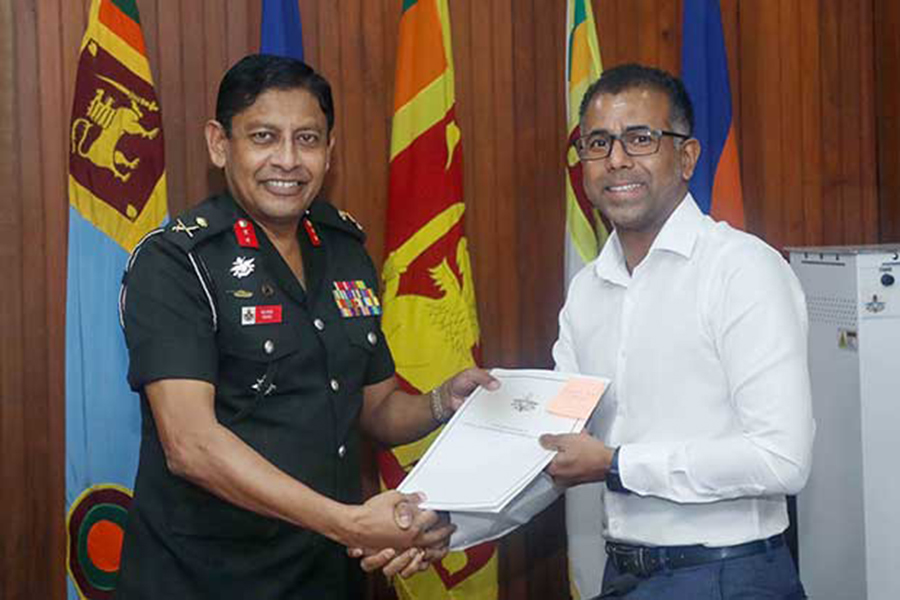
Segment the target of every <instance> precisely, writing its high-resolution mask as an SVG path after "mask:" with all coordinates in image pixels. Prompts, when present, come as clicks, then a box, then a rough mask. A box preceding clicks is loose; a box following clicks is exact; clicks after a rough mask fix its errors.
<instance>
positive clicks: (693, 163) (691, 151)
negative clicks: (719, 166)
mask: <svg viewBox="0 0 900 600" xmlns="http://www.w3.org/2000/svg"><path fill="white" fill-rule="evenodd" d="M700 152H701V148H700V141H699V140H697V139H694V138H691V139H689V140H684V141H683V142H681V177H682V179H684V180H685V181H690V179H691V177H693V176H694V169H695V168H696V167H697V161H698V160H700Z"/></svg>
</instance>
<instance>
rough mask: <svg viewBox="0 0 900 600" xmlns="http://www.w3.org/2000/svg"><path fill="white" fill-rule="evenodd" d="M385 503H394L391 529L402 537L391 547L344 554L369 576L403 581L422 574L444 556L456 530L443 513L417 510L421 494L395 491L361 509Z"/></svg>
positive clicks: (350, 550)
mask: <svg viewBox="0 0 900 600" xmlns="http://www.w3.org/2000/svg"><path fill="white" fill-rule="evenodd" d="M385 501H387V502H391V501H396V503H395V504H394V505H393V508H392V514H393V517H392V518H393V525H394V526H395V527H396V529H398V530H399V531H400V532H401V534H400V536H398V537H397V538H396V541H395V543H394V544H393V545H390V546H387V547H382V548H360V547H354V548H348V549H347V554H349V555H350V556H351V557H353V558H361V559H362V560H361V561H360V566H361V567H362V569H363V570H364V571H366V572H367V573H368V572H371V571H375V570H377V569H381V570H382V572H383V573H384V574H385V575H386V576H387V577H393V576H394V575H400V576H401V577H404V578H406V577H410V576H411V575H414V574H416V573H418V572H419V571H424V570H425V569H427V568H428V566H429V565H430V564H431V563H433V562H434V561H437V560H441V559H442V558H444V557H445V556H446V555H447V552H448V550H449V547H450V536H451V535H452V534H453V532H454V531H455V530H456V526H455V525H452V524H451V523H450V519H449V517H448V516H447V514H446V513H443V512H440V513H439V512H435V511H432V510H422V509H420V508H419V503H420V502H422V501H424V496H422V495H420V494H401V493H399V492H394V491H392V492H385V493H384V494H379V495H378V496H375V497H373V498H372V499H370V500H369V502H366V504H364V505H363V508H365V507H367V506H369V505H370V504H381V503H383V502H385ZM372 508H376V507H375V506H372Z"/></svg>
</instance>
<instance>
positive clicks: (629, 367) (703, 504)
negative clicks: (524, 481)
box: [542, 65, 815, 600]
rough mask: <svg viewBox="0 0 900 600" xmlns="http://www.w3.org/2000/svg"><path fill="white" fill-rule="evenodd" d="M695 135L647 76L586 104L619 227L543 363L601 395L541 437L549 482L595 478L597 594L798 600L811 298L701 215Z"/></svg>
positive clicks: (631, 69) (778, 265)
mask: <svg viewBox="0 0 900 600" xmlns="http://www.w3.org/2000/svg"><path fill="white" fill-rule="evenodd" d="M692 127H693V111H692V107H691V103H690V99H689V97H688V95H687V93H686V91H685V89H684V86H683V84H682V83H681V82H680V81H679V80H678V79H676V78H674V77H672V76H671V75H669V74H667V73H665V72H662V71H659V70H656V69H650V68H647V67H642V66H638V65H625V66H622V67H617V68H615V69H610V70H608V71H606V72H605V73H604V74H603V76H602V77H601V78H600V80H598V81H597V82H596V83H594V84H593V85H592V86H591V88H589V89H588V91H587V93H586V94H585V98H584V102H583V103H582V106H581V134H582V137H581V138H580V139H578V140H577V141H576V149H577V151H578V153H579V157H580V158H581V161H582V164H583V170H584V171H583V172H584V186H585V191H586V193H587V196H588V198H589V199H590V201H591V202H592V203H593V205H594V206H595V207H596V208H598V209H599V210H600V211H601V212H602V213H603V214H604V215H605V216H606V218H607V219H609V221H611V222H612V224H613V225H614V227H615V232H614V233H613V235H612V236H611V237H610V238H609V241H608V242H607V243H606V245H605V246H604V248H603V251H602V252H601V254H600V256H599V257H598V258H597V259H596V260H595V261H594V262H592V263H591V264H589V265H587V266H586V267H585V268H584V269H583V270H582V271H581V272H580V273H578V275H577V276H576V277H575V278H574V279H573V281H572V284H571V286H570V289H569V293H568V297H567V300H566V303H565V306H564V307H563V309H562V312H561V313H560V317H559V322H560V332H559V339H558V340H557V342H556V344H555V345H554V347H553V356H554V359H555V361H556V365H557V368H558V369H559V370H562V371H568V372H573V373H585V374H591V375H602V376H608V377H611V378H612V380H613V384H612V387H611V388H610V390H609V391H608V392H607V394H606V395H605V396H604V398H603V400H602V403H601V405H600V407H599V408H598V409H597V412H596V413H595V415H594V418H593V420H592V425H591V427H590V432H589V433H588V432H585V433H582V434H577V435H559V436H556V435H547V436H543V437H542V443H543V444H544V445H545V446H546V447H548V448H553V449H556V450H558V454H557V456H556V457H555V458H554V460H553V462H552V463H551V465H550V466H549V467H548V472H549V473H550V474H551V475H552V476H553V478H554V481H555V483H557V484H559V485H563V486H575V485H578V484H582V483H588V482H598V481H605V482H606V484H605V486H603V487H600V488H599V490H600V491H599V493H598V495H597V497H596V502H597V505H598V506H599V507H600V510H599V515H600V519H601V528H602V531H603V536H604V538H605V539H606V541H607V544H606V551H607V562H606V571H605V576H604V590H605V591H606V590H609V589H610V584H611V583H612V582H613V581H615V580H617V579H618V578H621V577H623V576H624V575H625V574H627V573H631V574H632V575H633V576H637V577H638V578H639V581H640V583H639V584H638V585H637V587H636V588H635V589H634V590H633V591H631V592H629V593H628V594H627V595H626V596H624V597H626V598H629V599H634V600H638V599H645V598H646V599H651V598H652V599H657V598H666V599H667V600H678V599H681V598H684V599H691V600H703V599H707V598H709V599H712V598H716V599H720V598H722V599H729V598H753V599H757V598H773V599H774V598H779V599H788V598H804V597H805V594H804V592H803V587H802V585H801V584H800V581H799V580H798V578H797V575H796V570H795V568H794V565H793V563H792V560H791V557H790V554H789V552H788V550H787V548H786V547H785V543H784V539H783V537H782V533H783V531H784V530H785V528H786V527H787V526H788V517H787V509H786V501H785V496H786V495H789V494H796V493H797V492H799V491H800V489H801V488H802V487H803V485H804V484H805V482H806V479H807V477H808V475H809V471H810V461H811V450H812V441H813V436H814V430H815V426H814V422H813V418H812V410H811V403H810V391H809V376H808V370H807V362H806V343H807V341H806V340H807V317H806V306H805V301H804V297H803V293H802V291H801V289H800V286H799V284H798V282H797V280H796V278H795V277H794V275H793V273H792V272H791V270H790V269H789V267H788V266H787V264H786V263H785V262H784V260H783V259H782V257H781V256H780V255H779V254H778V252H776V251H775V250H773V249H772V248H771V247H769V246H767V245H766V244H765V243H763V242H762V241H760V240H759V239H757V238H756V237H753V236H751V235H748V234H745V233H743V232H741V231H737V230H734V229H732V228H731V227H729V226H728V225H727V224H725V223H717V222H715V221H713V220H712V219H710V218H709V217H707V216H705V215H703V214H702V213H701V211H700V210H699V208H698V207H697V205H696V203H695V202H694V200H693V198H692V197H691V196H690V194H689V192H688V182H689V180H690V178H691V175H692V174H693V171H694V166H695V165H696V162H697V158H698V157H699V155H700V144H699V142H698V141H697V140H696V139H693V138H691V137H690V134H691V130H692ZM573 566H574V567H575V568H576V569H578V568H579V567H580V568H582V569H583V568H585V567H586V565H573ZM587 567H588V568H589V566H587ZM595 568H596V569H599V568H600V565H597V566H596V567H595Z"/></svg>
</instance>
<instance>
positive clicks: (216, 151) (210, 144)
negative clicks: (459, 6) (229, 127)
mask: <svg viewBox="0 0 900 600" xmlns="http://www.w3.org/2000/svg"><path fill="white" fill-rule="evenodd" d="M204 134H205V135H206V149H207V150H208V151H209V160H211V161H212V163H213V164H214V165H216V166H217V167H219V168H220V169H221V168H223V167H224V166H225V163H226V162H227V159H228V135H227V134H226V133H225V127H223V126H222V124H221V123H219V122H218V121H216V120H215V119H210V120H209V121H207V122H206V128H205V129H204Z"/></svg>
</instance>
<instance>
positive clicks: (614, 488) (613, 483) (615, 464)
mask: <svg viewBox="0 0 900 600" xmlns="http://www.w3.org/2000/svg"><path fill="white" fill-rule="evenodd" d="M621 448H622V447H621V446H619V447H618V448H616V449H615V450H613V455H612V462H610V465H609V471H607V473H606V489H608V490H609V491H611V492H619V493H620V494H628V493H629V490H628V489H627V488H626V487H625V486H624V485H622V476H621V473H620V472H619V450H621Z"/></svg>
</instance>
